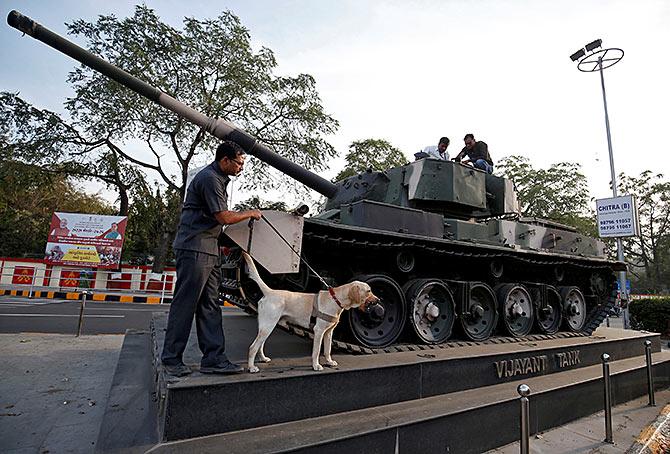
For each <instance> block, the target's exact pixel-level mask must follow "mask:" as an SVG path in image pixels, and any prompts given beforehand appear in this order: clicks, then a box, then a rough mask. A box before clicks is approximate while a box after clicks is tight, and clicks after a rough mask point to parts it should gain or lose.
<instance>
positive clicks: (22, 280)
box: [12, 266, 35, 285]
mask: <svg viewBox="0 0 670 454" xmlns="http://www.w3.org/2000/svg"><path fill="white" fill-rule="evenodd" d="M33 276H35V268H33V267H32V266H15V267H14V275H13V276H12V284H18V285H31V284H32V283H33Z"/></svg>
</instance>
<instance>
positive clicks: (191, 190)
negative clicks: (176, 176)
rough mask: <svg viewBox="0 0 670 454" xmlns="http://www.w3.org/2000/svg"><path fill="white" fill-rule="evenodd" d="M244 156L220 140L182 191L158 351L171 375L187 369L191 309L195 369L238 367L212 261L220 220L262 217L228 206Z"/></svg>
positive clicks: (220, 370) (215, 261) (232, 369)
mask: <svg viewBox="0 0 670 454" xmlns="http://www.w3.org/2000/svg"><path fill="white" fill-rule="evenodd" d="M245 157H246V155H245V152H244V150H243V149H242V147H240V146H239V145H238V144H236V143H235V142H231V141H226V142H223V143H221V145H219V147H218V148H217V149H216V156H215V158H214V162H212V163H211V164H210V165H208V166H207V167H205V168H204V169H202V170H201V171H200V172H198V174H197V175H196V176H195V177H194V178H193V181H192V182H191V184H190V185H189V186H188V190H187V191H186V200H185V201H184V207H183V208H182V211H181V218H180V220H179V228H178V230H177V236H176V238H175V240H174V244H173V248H174V251H175V257H176V261H177V283H176V285H175V291H174V297H173V299H172V304H171V305H170V313H169V316H168V323H167V331H166V333H165V343H164V344H163V353H162V355H161V361H162V363H163V367H164V368H165V370H166V371H167V372H168V373H169V374H171V375H175V376H179V377H180V376H184V375H188V374H190V373H191V372H192V371H191V368H190V367H188V366H187V365H185V364H184V362H183V358H182V357H183V354H184V350H185V348H186V343H187V342H188V338H189V334H190V333H191V325H192V324H193V316H194V315H195V325H196V329H197V333H198V345H199V347H200V351H201V352H202V359H201V360H200V372H202V373H206V374H231V373H238V372H242V371H243V368H242V367H241V366H239V365H237V364H233V363H231V362H230V361H229V360H228V358H227V357H226V353H225V339H224V334H223V326H222V324H221V322H222V320H221V308H220V307H219V305H218V304H217V296H218V286H219V279H220V274H221V270H220V268H219V267H218V266H217V265H218V262H219V245H218V238H219V235H221V226H222V225H227V224H236V223H238V222H242V221H246V220H248V219H251V218H253V219H260V218H261V212H260V211H259V210H249V211H239V212H238V211H231V210H229V209H228V193H227V186H228V183H229V182H230V176H236V175H239V174H240V173H241V172H242V169H243V168H244V159H245Z"/></svg>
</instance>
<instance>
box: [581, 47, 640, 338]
mask: <svg viewBox="0 0 670 454" xmlns="http://www.w3.org/2000/svg"><path fill="white" fill-rule="evenodd" d="M601 44H602V40H600V39H598V40H596V41H593V42H591V43H589V44H587V45H586V52H591V53H590V54H588V55H587V54H586V52H584V49H580V50H578V51H577V52H575V53H574V54H572V55H571V56H570V58H571V59H572V61H577V60H579V63H578V65H577V69H579V70H580V71H582V72H595V71H598V72H599V73H600V86H601V88H602V91H603V106H604V108H605V129H606V131H607V149H608V150H609V156H610V173H611V178H612V195H613V196H614V197H616V196H617V189H616V172H615V171H614V153H612V136H611V134H610V119H609V114H608V112H607V95H606V93H605V76H604V74H603V70H604V69H605V68H609V67H610V66H613V65H615V64H617V63H619V61H621V59H622V58H623V50H621V49H618V48H610V49H601V50H599V51H595V49H597V48H599V47H601ZM616 246H617V260H619V261H620V262H623V261H625V257H624V249H623V241H621V238H617V239H616ZM619 292H620V293H619V294H620V295H621V300H622V301H625V302H628V289H627V288H626V272H625V271H620V272H619ZM623 316H624V328H629V323H628V309H627V308H624V310H623Z"/></svg>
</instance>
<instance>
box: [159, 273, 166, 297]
mask: <svg viewBox="0 0 670 454" xmlns="http://www.w3.org/2000/svg"><path fill="white" fill-rule="evenodd" d="M165 281H167V276H166V275H165V271H163V273H162V275H161V284H162V285H161V302H160V304H163V298H165Z"/></svg>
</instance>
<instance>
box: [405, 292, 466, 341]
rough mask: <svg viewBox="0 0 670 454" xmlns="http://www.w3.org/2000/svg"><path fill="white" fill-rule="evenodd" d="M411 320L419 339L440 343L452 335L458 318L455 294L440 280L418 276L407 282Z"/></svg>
mask: <svg viewBox="0 0 670 454" xmlns="http://www.w3.org/2000/svg"><path fill="white" fill-rule="evenodd" d="M405 288H406V291H405V298H406V299H407V305H408V308H409V322H410V324H411V325H412V328H413V329H414V332H415V333H416V335H417V336H418V337H419V339H420V340H421V341H422V342H424V343H426V344H439V343H441V342H445V341H446V340H447V339H448V338H449V336H451V330H452V328H453V326H454V321H455V320H456V307H455V303H454V297H453V296H452V294H451V292H450V291H449V289H448V288H447V286H446V285H444V284H443V283H442V282H440V281H438V280H427V279H426V280H424V279H417V280H414V281H410V282H408V283H407V284H405Z"/></svg>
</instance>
